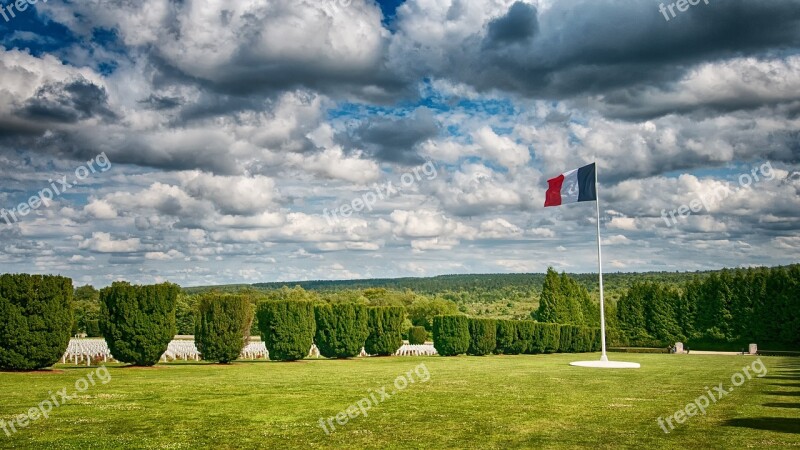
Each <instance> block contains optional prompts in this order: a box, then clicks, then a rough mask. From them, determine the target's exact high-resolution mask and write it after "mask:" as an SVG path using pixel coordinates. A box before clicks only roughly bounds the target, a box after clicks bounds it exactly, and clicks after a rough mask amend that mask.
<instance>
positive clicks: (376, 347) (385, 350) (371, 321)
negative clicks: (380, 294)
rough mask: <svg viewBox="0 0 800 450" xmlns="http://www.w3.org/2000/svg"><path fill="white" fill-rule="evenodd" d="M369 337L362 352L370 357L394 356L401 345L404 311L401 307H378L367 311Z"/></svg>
mask: <svg viewBox="0 0 800 450" xmlns="http://www.w3.org/2000/svg"><path fill="white" fill-rule="evenodd" d="M367 316H368V317H367V328H368V329H369V336H367V341H366V342H365V343H364V350H366V352H367V353H368V354H370V355H378V356H389V355H394V354H395V352H397V349H399V348H400V347H401V346H402V345H403V336H402V335H401V330H402V329H403V328H402V327H403V321H404V320H405V316H406V310H405V308H403V307H402V306H379V307H375V308H369V309H368V310H367Z"/></svg>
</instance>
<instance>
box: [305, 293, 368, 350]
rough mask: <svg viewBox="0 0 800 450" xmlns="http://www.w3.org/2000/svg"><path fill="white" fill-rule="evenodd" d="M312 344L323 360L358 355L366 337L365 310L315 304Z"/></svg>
mask: <svg viewBox="0 0 800 450" xmlns="http://www.w3.org/2000/svg"><path fill="white" fill-rule="evenodd" d="M314 314H315V317H316V321H317V334H316V338H315V342H316V343H317V348H319V353H320V355H322V356H324V357H326V358H352V357H353V356H358V354H359V353H360V352H361V347H364V343H365V341H366V340H367V337H368V336H369V328H367V307H366V306H364V305H357V304H355V303H337V304H333V305H317V306H316V307H315V308H314Z"/></svg>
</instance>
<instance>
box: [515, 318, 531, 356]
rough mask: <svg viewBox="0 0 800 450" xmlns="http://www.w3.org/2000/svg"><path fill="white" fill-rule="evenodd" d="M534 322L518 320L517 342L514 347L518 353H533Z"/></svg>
mask: <svg viewBox="0 0 800 450" xmlns="http://www.w3.org/2000/svg"><path fill="white" fill-rule="evenodd" d="M535 325H536V323H535V322H533V321H530V320H520V321H519V322H517V342H516V344H515V346H516V347H517V350H519V353H528V354H530V353H534V352H535V347H536V342H535V335H534V326H535Z"/></svg>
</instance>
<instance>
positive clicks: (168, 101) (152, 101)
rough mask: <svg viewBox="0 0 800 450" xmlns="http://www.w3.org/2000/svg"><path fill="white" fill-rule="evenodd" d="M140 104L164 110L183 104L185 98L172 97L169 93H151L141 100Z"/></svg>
mask: <svg viewBox="0 0 800 450" xmlns="http://www.w3.org/2000/svg"><path fill="white" fill-rule="evenodd" d="M139 104H140V105H144V106H145V107H147V108H149V109H155V110H157V111H163V110H166V109H174V108H177V107H179V106H181V105H182V104H183V99H182V98H180V97H171V96H168V95H156V94H150V96H149V97H147V98H145V99H143V100H139Z"/></svg>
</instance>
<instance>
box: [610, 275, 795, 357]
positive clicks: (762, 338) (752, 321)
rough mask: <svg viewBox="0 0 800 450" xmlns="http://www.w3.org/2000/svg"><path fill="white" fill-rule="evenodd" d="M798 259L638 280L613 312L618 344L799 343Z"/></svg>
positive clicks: (776, 346) (785, 346) (777, 347)
mask: <svg viewBox="0 0 800 450" xmlns="http://www.w3.org/2000/svg"><path fill="white" fill-rule="evenodd" d="M798 292H800V265H792V266H788V267H773V268H752V269H736V270H722V271H720V272H717V273H712V274H710V275H709V276H707V277H704V278H702V279H701V278H696V279H693V280H690V281H688V282H686V283H684V284H683V285H680V286H677V287H675V286H668V285H664V284H662V283H657V282H637V283H634V284H633V286H631V287H630V289H628V291H627V292H626V293H625V295H623V296H622V298H621V299H620V300H619V302H618V303H617V305H616V308H615V311H613V309H612V312H614V313H615V314H614V315H615V316H616V317H613V316H612V321H615V323H614V328H616V329H617V330H618V331H619V333H618V335H617V336H615V338H616V339H617V340H618V341H619V342H620V343H622V344H627V345H635V346H659V345H666V344H668V343H672V342H676V341H683V342H688V343H690V344H691V345H693V346H695V347H697V346H717V347H718V346H727V347H728V348H730V349H739V348H742V347H744V346H746V345H747V344H748V343H757V344H759V347H760V348H769V349H771V350H782V349H797V348H800V296H798Z"/></svg>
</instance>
